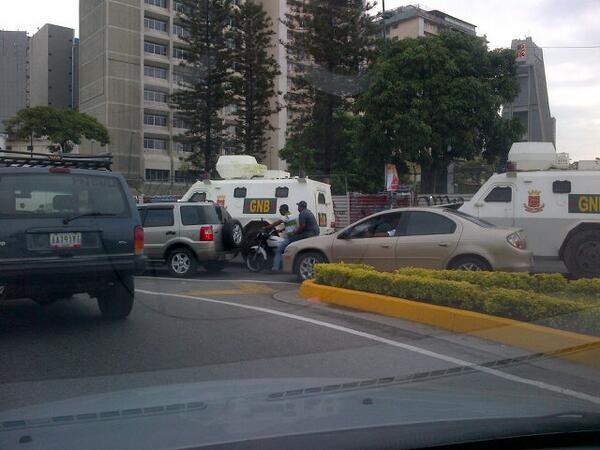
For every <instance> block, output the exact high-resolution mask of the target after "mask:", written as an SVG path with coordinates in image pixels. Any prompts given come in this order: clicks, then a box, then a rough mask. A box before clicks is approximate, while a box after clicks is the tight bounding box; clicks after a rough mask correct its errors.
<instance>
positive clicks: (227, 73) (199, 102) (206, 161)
mask: <svg viewBox="0 0 600 450" xmlns="http://www.w3.org/2000/svg"><path fill="white" fill-rule="evenodd" d="M180 1H181V3H183V7H184V11H185V13H183V14H180V17H179V21H180V23H181V25H182V26H183V27H185V28H186V29H187V30H188V31H189V34H188V35H187V36H185V37H183V39H184V40H185V41H186V42H187V43H188V46H187V49H186V59H185V61H184V62H182V66H183V69H184V71H185V74H186V75H187V78H188V80H187V86H186V87H185V88H184V89H181V90H179V91H177V92H176V93H175V94H174V95H173V96H172V98H171V100H172V102H173V104H174V106H175V107H176V108H177V109H178V110H179V114H180V115H181V116H182V117H183V118H184V119H185V120H186V121H187V122H188V123H189V125H190V129H189V131H187V132H186V133H185V135H183V136H181V137H180V140H181V141H183V142H187V143H190V144H192V145H193V148H194V151H193V152H192V154H191V155H190V162H191V163H192V164H193V165H194V166H196V167H198V168H204V170H205V171H207V172H211V171H212V170H213V169H214V166H215V162H216V161H215V160H216V155H217V154H218V153H219V151H220V150H221V148H222V145H223V140H224V138H225V125H224V123H223V117H222V114H221V112H222V109H223V107H224V106H225V105H226V104H227V103H228V101H229V98H230V95H231V93H230V91H229V82H230V78H231V70H230V54H231V51H230V49H229V46H228V45H227V44H228V39H229V36H228V34H229V32H228V30H229V26H230V20H231V17H232V0H180Z"/></svg>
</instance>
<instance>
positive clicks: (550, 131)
mask: <svg viewBox="0 0 600 450" xmlns="http://www.w3.org/2000/svg"><path fill="white" fill-rule="evenodd" d="M511 48H512V49H513V50H515V52H516V55H517V56H516V57H517V64H518V67H517V76H518V78H519V87H520V89H519V95H518V96H517V98H515V99H514V100H513V102H512V103H509V104H507V105H504V107H503V108H502V117H504V118H507V119H512V118H513V117H516V118H518V119H519V120H520V121H521V123H522V124H523V125H524V126H525V134H524V135H523V138H522V140H523V141H538V142H552V143H553V144H554V145H555V146H556V120H555V118H554V117H552V114H551V113H550V103H549V100H548V87H547V85H546V69H545V66H544V53H543V50H542V49H541V48H540V47H538V46H537V45H535V43H534V42H533V40H532V39H531V38H530V37H528V38H526V39H515V40H513V41H512V44H511Z"/></svg>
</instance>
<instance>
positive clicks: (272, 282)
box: [136, 276, 299, 286]
mask: <svg viewBox="0 0 600 450" xmlns="http://www.w3.org/2000/svg"><path fill="white" fill-rule="evenodd" d="M136 279H138V280H161V281H177V282H180V283H181V282H182V281H183V282H194V283H198V282H199V283H224V282H226V283H230V282H235V283H256V284H291V285H294V286H299V283H294V282H293V281H269V280H238V279H229V278H227V279H222V280H202V279H198V278H185V279H181V278H168V277H145V276H144V277H136Z"/></svg>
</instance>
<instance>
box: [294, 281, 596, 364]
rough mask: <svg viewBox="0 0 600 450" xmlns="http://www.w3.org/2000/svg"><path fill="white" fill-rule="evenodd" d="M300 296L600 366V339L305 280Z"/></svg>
mask: <svg viewBox="0 0 600 450" xmlns="http://www.w3.org/2000/svg"><path fill="white" fill-rule="evenodd" d="M300 295H301V296H302V297H304V298H306V299H319V300H320V301H321V302H324V303H331V304H335V305H339V306H345V307H347V308H352V309H358V310H361V311H368V312H373V313H378V314H382V315H384V316H390V317H397V318H400V319H405V320H410V321H413V322H419V323H424V324H427V325H432V326H434V327H438V328H443V329H446V330H450V331H453V332H456V333H464V334H470V335H473V336H478V337H482V338H485V339H489V340H491V341H495V342H500V343H502V344H507V345H511V346H514V347H519V348H524V349H526V350H530V351H533V352H535V353H544V354H548V355H551V356H557V357H560V358H564V359H568V360H571V361H575V362H578V363H582V364H586V365H589V366H594V367H600V338H598V337H595V336H588V335H585V334H578V333H572V332H570V331H562V330H557V329H554V328H549V327H543V326H540V325H534V324H531V323H526V322H519V321H517V320H512V319H505V318H503V317H495V316H490V315H487V314H481V313H477V312H471V311H465V310H462V309H455V308H449V307H446V306H438V305H430V304H428V303H422V302H417V301H413V300H406V299H402V298H397V297H389V296H386V295H380V294H371V293H369V292H362V291H353V290H350V289H342V288H335V287H331V286H324V285H320V284H316V283H315V282H314V281H305V282H304V283H302V286H301V287H300Z"/></svg>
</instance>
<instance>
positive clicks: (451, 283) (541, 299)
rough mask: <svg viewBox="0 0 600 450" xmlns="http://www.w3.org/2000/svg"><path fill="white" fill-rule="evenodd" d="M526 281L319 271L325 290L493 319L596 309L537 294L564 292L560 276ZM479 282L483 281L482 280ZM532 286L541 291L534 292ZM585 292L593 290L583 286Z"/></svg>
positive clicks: (333, 268)
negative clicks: (396, 299)
mask: <svg viewBox="0 0 600 450" xmlns="http://www.w3.org/2000/svg"><path fill="white" fill-rule="evenodd" d="M490 275H499V276H497V277H494V276H490ZM512 275H517V277H516V280H514V281H511V280H510V279H509V278H510V276H512ZM522 275H523V274H508V273H496V274H494V273H492V272H457V271H431V270H426V269H402V270H399V271H396V272H394V273H382V272H377V271H375V270H373V269H372V268H363V267H354V266H351V265H346V264H321V265H318V266H317V268H316V282H317V283H319V284H323V285H327V286H333V287H340V288H347V289H353V290H357V291H363V292H371V293H375V294H382V295H388V296H393V297H400V298H406V299H410V300H416V301H422V302H427V303H431V304H435V305H440V306H450V307H455V308H460V309H465V310H469V311H476V312H483V313H489V314H493V315H497V316H501V317H507V318H511V319H516V320H525V321H532V320H539V319H543V318H551V317H560V316H562V315H565V314H572V313H574V312H577V311H581V310H583V309H586V308H589V307H590V305H586V304H584V303H581V302H576V301H571V300H561V299H558V298H555V297H551V296H549V295H544V294H540V293H537V292H535V291H536V290H537V291H538V292H543V291H542V290H543V289H550V288H551V287H557V286H562V285H563V283H562V281H559V280H560V279H562V277H560V279H559V278H558V277H556V276H546V275H543V276H529V275H525V277H527V278H524V276H522ZM477 276H482V277H481V279H479V278H477ZM453 278H454V279H453ZM498 285H500V287H498ZM502 285H504V286H506V285H508V286H511V288H507V287H504V286H502ZM565 285H566V281H565ZM514 286H524V287H526V288H527V289H520V288H514ZM532 286H534V287H535V289H532V288H531V287H532ZM582 286H588V285H587V284H583V283H582ZM579 288H580V289H581V288H582V287H579ZM589 289H593V287H589Z"/></svg>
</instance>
